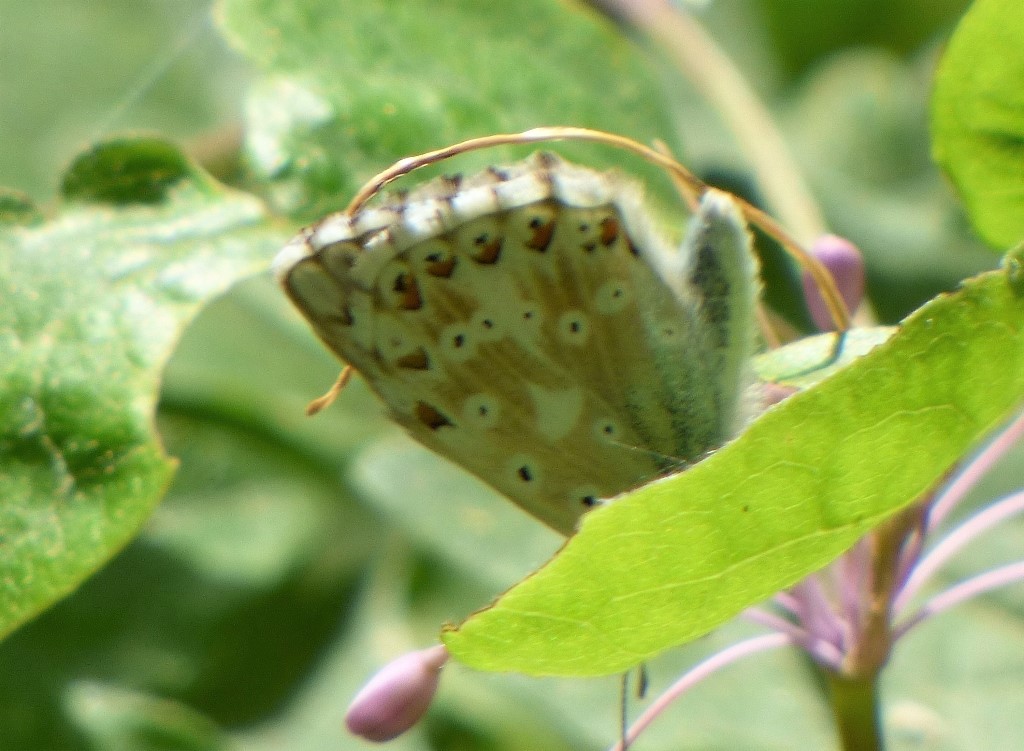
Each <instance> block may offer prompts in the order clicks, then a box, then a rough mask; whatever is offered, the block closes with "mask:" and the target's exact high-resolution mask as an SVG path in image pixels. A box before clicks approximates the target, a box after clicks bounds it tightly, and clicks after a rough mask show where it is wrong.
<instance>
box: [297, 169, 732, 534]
mask: <svg viewBox="0 0 1024 751" xmlns="http://www.w3.org/2000/svg"><path fill="white" fill-rule="evenodd" d="M723 206H724V208H723ZM729 208H730V207H729V206H728V205H725V204H724V203H723V202H719V203H715V204H714V206H713V207H712V209H709V210H708V211H707V212H705V211H703V210H702V213H701V214H700V215H699V221H701V222H703V225H702V226H704V228H705V229H704V231H703V233H700V234H699V236H698V233H695V232H691V234H690V238H688V240H687V244H684V250H685V251H686V254H685V257H684V256H683V255H681V254H679V253H676V252H674V251H672V250H671V249H669V248H668V247H667V246H666V245H665V243H664V241H663V240H661V238H659V237H658V236H657V235H656V233H654V232H652V231H651V229H650V228H649V227H648V226H647V222H646V218H645V214H644V211H643V208H642V206H641V204H640V196H639V192H638V190H637V189H636V188H635V187H634V186H633V185H632V184H631V183H628V182H625V181H623V180H621V179H620V178H618V177H616V176H613V175H609V174H602V173H597V172H594V171H592V170H588V169H585V168H582V167H577V166H574V165H570V164H568V163H566V162H564V161H562V160H560V159H558V158H557V157H553V156H551V155H548V154H538V155H535V156H534V157H531V158H530V159H528V160H526V161H525V162H522V163H520V164H517V165H513V166H511V167H508V168H504V169H492V170H489V171H487V172H484V173H482V174H480V175H477V176H475V177H473V178H469V179H468V180H465V181H458V180H452V179H442V180H440V181H435V182H433V183H431V184H428V185H427V186H425V187H424V188H422V189H420V190H418V191H416V192H414V193H412V194H410V195H408V196H406V197H404V198H402V199H399V200H398V201H396V202H394V203H391V204H390V205H384V206H382V207H381V208H378V209H369V210H364V211H362V212H360V213H358V214H356V215H355V216H354V217H351V218H349V217H346V216H344V215H336V216H335V217H330V218H328V219H327V220H324V221H323V222H321V223H320V224H319V225H316V226H314V227H313V228H311V229H310V230H307V231H306V232H305V233H304V234H303V235H301V236H300V237H299V238H297V239H296V240H295V241H293V243H292V244H291V245H290V246H289V247H288V248H286V249H285V251H283V252H282V256H281V257H280V258H279V260H278V262H277V267H278V269H279V272H278V273H279V276H280V278H281V280H282V283H283V284H284V287H285V289H286V291H287V292H288V294H289V296H290V297H291V298H292V300H293V301H294V302H295V303H296V304H297V305H298V307H299V308H300V310H302V312H303V313H304V314H305V315H306V317H307V319H309V321H310V323H311V324H312V326H313V328H314V329H315V330H316V331H317V333H318V335H319V336H320V337H321V339H323V340H324V342H325V343H327V345H328V346H329V347H330V348H331V349H332V350H333V351H334V352H336V353H337V354H338V355H339V356H340V357H341V358H342V359H343V360H345V361H346V362H348V363H350V364H351V365H352V366H353V367H355V368H356V369H357V370H358V371H359V372H360V373H362V375H363V376H364V377H365V378H366V379H367V381H368V383H369V384H370V386H371V387H372V388H373V389H374V391H376V392H377V394H378V395H379V396H380V397H381V398H382V400H383V401H384V402H385V403H386V404H387V405H388V407H389V409H390V411H391V413H392V416H393V417H394V419H395V420H396V421H398V422H399V423H400V424H402V425H403V426H404V427H405V428H406V429H407V430H408V431H409V432H410V433H411V434H412V435H413V436H414V437H415V438H417V439H418V440H419V441H421V442H422V443H424V444H425V445H426V446H428V447H429V448H431V449H433V450H435V451H437V452H438V453H440V454H442V455H444V456H446V457H448V458H449V459H452V460H454V461H456V462H457V463H459V464H462V465H463V466H464V467H466V468H467V469H469V470H470V471H472V472H474V473H475V474H477V475H478V476H479V477H481V478H482V479H484V480H485V481H486V482H488V483H490V484H491V485H492V486H494V487H495V488H497V489H498V490H499V491H501V492H502V493H504V494H505V495H507V496H508V497H509V498H511V499H512V500H514V501H515V502H516V503H518V504H519V505H520V506H521V507H523V508H524V509H526V510H527V511H529V512H530V513H532V514H534V515H535V516H537V517H538V518H540V519H541V520H543V521H545V522H546V523H547V524H549V525H550V526H552V527H553V528H555V529H557V530H559V531H561V532H563V533H566V534H568V533H570V532H571V531H572V530H573V528H574V526H575V524H576V521H577V519H578V517H579V515H580V514H581V513H582V512H583V511H585V510H586V509H587V508H588V507H589V506H590V505H592V504H593V503H595V502H596V501H597V499H600V498H606V497H609V496H612V495H616V494H618V493H620V492H622V491H624V490H626V489H628V488H630V487H633V486H636V485H638V484H641V483H642V482H644V481H646V480H649V479H652V478H654V477H656V476H658V475H659V474H662V473H664V472H665V471H666V470H667V469H670V468H672V467H676V466H680V465H682V464H685V463H686V462H688V461H692V460H694V459H696V458H697V457H699V456H700V455H701V454H703V453H704V452H706V451H707V450H708V449H710V448H713V447H714V446H716V445H718V444H719V443H721V442H722V440H724V438H725V437H726V432H727V431H726V429H725V428H724V427H723V426H724V422H725V421H731V419H732V417H731V415H729V416H726V415H725V414H724V412H723V410H731V409H734V407H735V405H734V404H729V403H728V400H727V399H725V398H723V393H724V392H726V391H727V390H728V389H729V388H735V386H729V385H727V386H721V387H720V386H716V385H715V383H716V382H715V380H714V379H715V378H716V377H719V376H721V372H720V370H721V369H722V368H723V367H725V368H730V367H731V368H734V369H736V364H737V363H738V362H739V360H740V358H739V357H733V358H731V359H730V358H729V357H722V356H719V353H718V352H717V350H716V349H715V348H716V347H717V346H718V345H719V343H720V342H721V341H722V340H723V336H724V338H725V339H726V340H727V341H728V342H734V341H735V339H736V337H738V336H744V334H742V333H739V328H740V327H739V326H738V325H737V323H736V320H733V319H730V321H728V322H726V323H722V325H721V326H719V327H718V328H714V327H712V329H711V330H709V325H710V324H709V322H711V321H714V322H715V324H716V325H717V324H719V323H721V321H720V320H719V319H720V318H721V316H720V315H718V314H717V313H715V312H714V311H713V310H712V309H713V308H714V309H715V310H717V308H716V307H715V306H716V305H717V306H718V307H720V305H719V304H718V303H717V302H716V303H715V304H714V305H710V304H709V303H707V302H704V298H703V297H702V296H704V295H705V287H706V286H707V285H706V283H705V284H704V286H701V285H702V283H704V279H705V277H708V278H710V276H711V274H710V273H709V269H711V268H712V264H710V263H709V262H708V261H707V260H706V259H705V260H703V261H702V260H701V258H702V255H701V253H700V252H697V253H696V254H694V253H691V252H690V250H689V246H691V245H695V246H696V247H698V249H699V248H700V247H712V246H713V245H714V244H715V243H716V242H719V241H720V238H719V237H718V235H716V234H715V233H716V232H718V231H720V230H721V227H720V225H722V224H723V222H725V223H726V224H730V223H732V222H733V221H734V220H735V221H736V222H737V224H736V226H737V227H738V228H739V233H738V234H735V233H733V234H732V235H729V237H730V238H731V240H732V241H733V242H734V244H735V245H736V246H737V247H739V245H741V244H742V243H741V238H742V239H743V241H745V242H747V243H749V238H747V235H746V230H745V229H744V227H743V224H742V222H739V221H738V220H737V216H736V215H735V211H734V207H732V208H733V213H730V211H729ZM723 217H725V218H724V219H723ZM731 231H732V227H731V224H730V226H729V228H728V232H731ZM728 232H727V234H728ZM734 235H735V236H734ZM747 252H749V249H748V250H747ZM734 265H736V264H734ZM714 272H715V274H718V276H719V277H721V276H722V275H723V274H725V275H727V274H728V272H721V271H720V270H719V269H718V267H714ZM736 283H737V284H739V282H738V281H737V282H736ZM709 299H710V298H709ZM722 300H723V301H724V302H723V303H722V304H724V305H726V306H728V305H730V304H733V296H729V295H726V297H724V298H722ZM743 315H746V314H744V313H742V312H741V313H740V314H738V315H737V316H736V319H738V318H740V317H742V316H743ZM723 332H724V334H723ZM734 381H735V379H734Z"/></svg>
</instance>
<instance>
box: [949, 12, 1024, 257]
mask: <svg viewBox="0 0 1024 751" xmlns="http://www.w3.org/2000/svg"><path fill="white" fill-rule="evenodd" d="M1021 39H1024V14H1022V13H1021V6H1020V3H1019V2H1016V0H977V1H976V2H975V3H974V4H973V5H972V6H971V9H970V10H969V11H968V13H967V15H965V16H964V18H963V20H962V21H961V22H960V25H959V26H958V27H957V30H956V33H955V34H954V35H953V38H952V39H951V40H950V42H949V46H948V47H947V48H946V54H945V55H944V56H943V59H942V63H941V65H940V66H939V73H938V78H937V81H936V85H935V95H934V99H933V109H932V131H933V138H934V142H933V153H934V156H935V159H936V160H937V161H938V162H939V164H940V165H942V167H943V168H944V169H945V170H946V171H947V172H948V173H949V176H950V177H951V178H952V179H953V182H954V183H955V184H956V187H957V189H958V190H959V192H960V196H961V198H962V200H963V202H964V204H965V205H966V207H967V210H968V213H969V214H970V217H971V221H972V222H973V224H974V227H975V229H976V230H977V231H978V233H979V234H981V236H982V237H983V238H984V239H985V240H986V241H987V242H988V243H990V244H992V245H993V246H995V247H999V248H1005V247H1007V246H1009V245H1014V244H1016V243H1017V242H1019V241H1020V240H1021V239H1022V238H1024V171H1022V169H1021V165H1024V88H1022V87H1021V81H1022V80H1024V47H1022V45H1021Z"/></svg>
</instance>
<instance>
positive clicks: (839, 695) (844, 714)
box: [822, 670, 884, 751]
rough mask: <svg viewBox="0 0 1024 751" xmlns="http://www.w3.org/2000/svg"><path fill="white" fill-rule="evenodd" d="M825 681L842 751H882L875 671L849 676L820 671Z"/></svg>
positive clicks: (876, 675) (876, 674)
mask: <svg viewBox="0 0 1024 751" xmlns="http://www.w3.org/2000/svg"><path fill="white" fill-rule="evenodd" d="M822 672H823V673H824V675H825V677H826V679H827V681H828V689H829V696H830V699H831V704H832V714H833V716H834V717H835V722H836V730H837V732H838V733H839V744H840V748H842V749H843V751H882V749H883V748H884V746H883V744H882V728H881V723H880V722H879V716H880V715H879V704H878V673H874V674H872V675H870V676H860V677H857V678H849V677H847V676H844V675H840V674H839V673H834V672H832V671H830V670H824V671H822Z"/></svg>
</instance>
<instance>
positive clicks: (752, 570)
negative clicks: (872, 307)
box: [444, 271, 1024, 675]
mask: <svg viewBox="0 0 1024 751" xmlns="http://www.w3.org/2000/svg"><path fill="white" fill-rule="evenodd" d="M1022 399H1024V299H1021V297H1020V296H1019V290H1018V289H1017V286H1016V285H1014V284H1013V283H1012V280H1010V279H1009V278H1008V274H1007V273H1006V272H1004V271H999V272H991V273H988V274H985V275H982V276H980V277H977V278H975V279H973V280H971V281H969V282H967V283H965V285H964V287H963V288H962V289H961V290H960V291H958V292H957V293H955V294H952V295H948V296H942V297H939V298H937V299H935V300H934V301H932V302H931V303H929V304H928V305H926V306H925V307H924V308H922V309H921V310H919V311H918V312H917V313H915V314H914V315H913V316H911V317H910V318H909V319H907V321H906V322H905V323H904V324H903V326H902V328H901V330H900V331H899V333H898V334H896V335H895V336H893V337H892V338H891V339H890V340H889V341H888V342H886V343H885V344H883V345H880V346H879V347H877V348H876V349H875V350H873V351H872V352H870V353H869V354H867V355H865V356H864V357H862V358H861V359H859V360H858V361H857V362H856V363H854V364H853V365H851V366H850V367H849V368H847V369H845V370H842V371H840V372H839V373H838V374H836V375H835V376H834V377H832V378H831V379H829V380H827V381H825V382H824V383H822V384H821V385H820V386H819V387H817V388H814V389H810V390H808V391H804V392H801V393H799V394H797V395H795V396H793V397H791V398H790V399H789V400H787V401H785V402H783V403H782V404H780V405H778V406H777V407H775V408H774V409H771V410H769V411H768V412H767V413H766V414H765V415H763V416H762V417H761V418H760V419H758V420H757V421H756V422H755V423H753V424H752V425H751V426H750V428H749V429H748V430H747V431H746V432H745V433H744V434H743V435H742V436H741V437H740V438H739V439H738V440H736V441H735V442H733V443H732V444H730V445H727V446H726V447H724V448H723V449H721V450H720V451H719V452H717V453H716V454H714V455H712V456H711V457H710V458H708V459H707V460H705V461H703V462H701V463H700V464H698V465H696V466H694V467H693V468H691V469H690V470H688V471H686V472H684V473H681V474H679V475H676V476H674V477H671V478H668V479H665V480H661V481H657V482H654V483H651V484H650V485H647V486H645V487H643V488H641V489H639V490H638V491H636V492H634V493H630V494H628V495H627V496H624V497H622V498H621V499H619V500H617V501H616V502H615V503H613V504H610V505H609V506H608V507H606V508H603V509H600V510H598V511H596V512H594V513H592V514H588V515H587V516H586V517H584V520H583V524H582V528H581V530H580V532H579V533H578V534H577V535H576V537H574V538H573V539H571V540H570V541H569V543H568V544H567V545H566V547H565V548H564V549H563V550H562V551H561V553H560V554H559V555H558V556H557V557H556V558H555V559H554V560H553V561H552V562H551V563H550V564H549V565H548V566H547V567H546V568H544V569H542V570H541V571H540V572H538V573H537V574H536V575H534V576H533V577H531V578H529V579H527V580H526V581H524V582H523V583H521V584H520V585H518V586H517V587H515V588H513V589H512V590H510V591H509V592H508V593H506V594H505V595H504V596H503V597H502V598H501V599H500V600H498V602H497V603H496V604H495V605H493V606H492V607H491V608H489V609H487V610H484V611H482V612H480V613H478V614H477V615H475V616H474V617H472V618H470V619H469V620H468V621H466V622H465V623H464V624H462V626H460V627H459V628H458V629H457V630H451V631H449V632H448V633H446V634H445V636H444V640H445V643H446V644H447V645H448V647H449V649H451V651H452V653H453V654H454V655H455V656H456V657H457V658H458V659H459V660H461V661H463V662H466V663H467V664H469V665H471V666H473V667H476V668H479V669H484V670H513V671H517V672H523V673H528V674H553V675H595V674H607V673H613V672H618V671H621V670H624V669H626V668H628V667H629V666H631V665H635V664H637V663H639V662H643V661H645V660H647V659H649V658H650V657H651V656H653V655H655V654H657V653H659V652H661V651H663V650H665V649H667V648H669V647H672V646H675V645H677V644H680V643H683V642H686V641H689V640H691V639H694V638H696V637H698V636H700V635H702V634H705V633H707V632H708V631H709V630H711V629H713V628H714V627H715V626H717V625H719V624H721V623H723V622H724V621H726V620H728V619H729V618H731V617H733V616H735V615H736V614H737V613H739V612H740V611H741V610H743V609H744V608H746V607H748V606H750V605H753V604H754V603H756V602H759V601H761V600H763V599H765V598H766V597H769V596H771V595H772V594H774V593H775V592H777V591H779V590H781V589H784V588H786V587H788V586H791V585H792V584H794V583H796V582H797V581H798V580H799V579H800V578H802V577H803V576H805V575H807V574H809V573H811V572H812V571H814V570H816V569H818V568H820V567H822V566H824V565H825V564H827V563H828V562H829V561H831V560H833V559H834V558H835V557H837V556H838V555H840V554H841V553H842V552H843V551H844V550H846V549H847V548H848V547H850V545H852V544H853V543H854V542H855V541H856V540H857V539H858V538H859V537H860V536H861V535H863V534H864V533H865V532H867V531H868V530H870V529H871V528H872V527H874V526H875V525H877V524H878V523H879V522H881V521H882V520H883V519H884V518H885V517H887V516H888V515H889V514H891V513H893V512H894V511H896V510H898V509H899V508H901V507H903V506H905V505H906V504H908V503H910V502H912V501H913V500H915V499H917V498H919V497H921V495H922V494H923V493H925V492H927V491H928V489H929V488H931V487H933V485H934V484H935V483H936V482H938V481H939V480H940V478H941V477H942V476H943V474H944V473H945V472H946V471H947V470H948V468H949V467H950V466H951V465H952V464H953V463H954V462H955V461H956V460H957V459H958V458H959V457H960V456H962V455H963V453H964V452H965V451H966V450H967V449H969V448H970V447H971V446H972V445H973V444H974V443H975V442H977V441H978V440H979V439H980V438H981V437H983V436H984V435H985V434H986V433H988V432H989V431H990V430H992V429H993V428H994V427H995V426H996V425H997V424H998V423H999V422H1001V421H1003V420H1005V419H1006V418H1007V417H1008V416H1009V415H1010V414H1011V413H1012V411H1013V410H1015V409H1017V408H1019V406H1020V404H1021V401H1022Z"/></svg>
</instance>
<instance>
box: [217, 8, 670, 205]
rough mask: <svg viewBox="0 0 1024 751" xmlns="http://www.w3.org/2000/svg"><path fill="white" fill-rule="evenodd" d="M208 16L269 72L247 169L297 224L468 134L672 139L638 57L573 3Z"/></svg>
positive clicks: (654, 80) (653, 79) (254, 100)
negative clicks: (582, 129) (553, 132)
mask: <svg viewBox="0 0 1024 751" xmlns="http://www.w3.org/2000/svg"><path fill="white" fill-rule="evenodd" d="M218 10H219V12H218V17H219V18H220V20H221V23H222V26H223V28H224V31H225V33H226V34H227V35H228V37H229V38H230V40H231V41H232V42H233V44H234V46H235V47H236V48H237V49H239V50H240V51H241V52H242V53H243V54H245V55H246V56H248V57H249V58H250V59H252V60H253V61H255V62H256V63H257V64H258V65H260V66H261V67H262V68H263V69H264V70H265V71H266V72H267V74H268V75H267V78H266V79H265V80H264V81H263V82H262V83H261V84H260V85H259V86H258V87H257V89H256V91H255V93H254V94H253V95H252V97H251V100H250V111H251V112H252V113H253V118H252V129H251V130H250V132H249V133H248V136H247V144H248V151H249V155H250V158H251V161H252V164H253V167H254V169H255V170H256V172H257V173H258V174H260V175H262V176H265V177H266V178H268V179H270V180H272V181H273V182H274V185H272V188H271V190H272V193H273V196H274V199H275V201H276V202H277V203H278V204H280V205H282V206H285V207H286V208H288V209H289V210H292V211H299V212H301V213H302V215H303V216H317V215H318V214H321V213H324V212H326V211H328V210H336V209H337V208H339V203H340V199H339V197H338V196H339V194H346V195H351V193H352V192H354V190H355V189H356V188H357V187H358V185H359V184H360V183H361V182H362V181H363V180H364V179H366V178H367V177H369V176H370V175H372V174H374V173H376V172H377V171H379V170H380V169H382V168H384V167H386V166H387V165H388V164H389V163H390V162H392V161H394V160H395V159H397V158H399V157H404V156H407V155H409V154H413V153H417V152H421V151H425V150H429V149H434V148H438V147H440V146H445V145H447V144H450V143H454V142H456V141H459V140H462V139H465V138H469V137H472V136H480V135H487V134H490V133H496V132H503V131H506V132H507V131H518V130H525V129H527V128H532V127H535V126H538V125H563V124H571V125H576V126H586V127H593V128H602V129H605V130H611V131H614V132H617V133H623V134H625V135H629V136H632V137H634V138H637V139H638V140H641V141H649V140H651V139H653V138H660V139H663V140H671V138H672V136H673V134H674V133H675V132H676V128H675V127H674V126H673V124H672V121H671V119H670V116H669V107H668V104H667V103H666V101H665V97H664V96H663V89H662V85H661V81H660V77H659V75H658V74H657V72H656V71H655V70H654V69H653V67H652V66H651V65H650V63H649V61H648V60H646V59H645V58H644V57H643V56H642V55H641V54H640V53H639V51H638V49H637V48H636V47H635V46H634V45H633V44H632V43H631V42H630V41H629V40H627V39H626V38H625V37H623V36H622V35H621V34H619V33H617V32H616V30H615V29H614V28H613V27H612V26H611V24H610V23H609V22H608V21H607V19H605V18H603V17H600V16H598V15H597V14H595V13H594V12H592V11H589V10H587V9H586V8H584V7H582V6H581V5H578V4H576V5H570V4H565V3H555V2H550V1H549V0H523V1H521V2H514V3H479V2H476V1H475V0H443V1H442V2H437V1H436V0H405V1H404V2H401V3H393V2H382V1H381V0H366V1H365V2H358V3H338V2H336V1H335V0H301V1H300V2H290V3H281V2H274V1H272V0H221V2H220V4H219V6H218ZM510 32H514V33H510ZM672 145H675V144H672ZM592 151H593V150H591V151H589V152H586V153H592ZM567 155H568V156H570V157H571V156H572V149H571V148H570V149H569V153H568V154H567ZM502 158H507V152H505V154H504V155H503V156H499V155H496V154H495V153H494V152H493V151H489V152H488V153H487V154H486V155H483V156H479V155H478V156H477V157H476V158H475V160H474V158H473V157H470V158H469V161H468V163H471V164H474V165H481V164H491V163H495V162H496V161H500V160H501V159H502ZM447 169H449V170H451V169H454V168H452V167H447Z"/></svg>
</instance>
